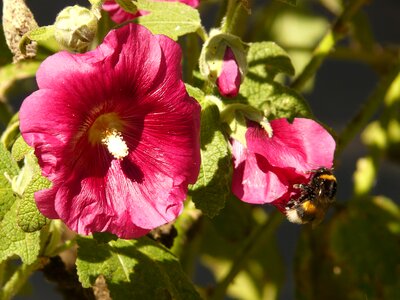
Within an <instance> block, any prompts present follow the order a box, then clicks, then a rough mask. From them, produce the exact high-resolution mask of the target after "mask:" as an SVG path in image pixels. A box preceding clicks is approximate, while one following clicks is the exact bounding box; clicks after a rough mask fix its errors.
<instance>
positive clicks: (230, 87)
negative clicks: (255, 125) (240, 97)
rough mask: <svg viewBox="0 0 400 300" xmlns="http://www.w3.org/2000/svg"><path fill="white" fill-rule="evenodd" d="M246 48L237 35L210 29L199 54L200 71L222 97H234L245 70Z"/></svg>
mask: <svg viewBox="0 0 400 300" xmlns="http://www.w3.org/2000/svg"><path fill="white" fill-rule="evenodd" d="M247 49H248V45H247V44H245V43H243V42H242V41H241V40H240V38H239V37H237V36H234V35H231V34H227V33H221V32H220V31H218V30H212V31H211V33H210V37H209V39H208V40H207V41H206V42H205V43H204V46H203V49H202V51H201V54H200V61H199V65H200V72H201V74H202V75H203V76H205V77H207V78H208V79H209V80H210V81H211V82H213V83H216V84H217V86H218V89H219V92H220V94H221V95H222V96H224V97H235V96H237V94H238V93H239V87H240V84H241V82H243V80H244V76H245V74H246V72H247V60H246V55H247Z"/></svg>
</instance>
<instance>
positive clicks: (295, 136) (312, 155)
mask: <svg viewBox="0 0 400 300" xmlns="http://www.w3.org/2000/svg"><path fill="white" fill-rule="evenodd" d="M270 124H271V127H272V131H273V136H272V138H269V137H268V133H267V132H266V131H265V130H264V129H263V128H262V127H261V126H259V125H258V124H256V123H253V122H250V124H249V128H248V130H247V133H246V140H247V146H248V148H249V150H250V151H252V152H254V153H258V154H260V155H262V156H264V157H265V158H266V159H267V160H268V162H269V163H270V164H271V165H272V166H275V167H281V168H287V167H291V168H294V169H295V170H296V172H297V173H298V174H299V175H302V174H303V173H304V172H308V171H310V170H313V169H316V168H319V167H321V166H325V167H327V168H330V167H331V166H332V161H333V153H334V151H335V147H336V143H335V140H334V139H333V138H332V136H331V135H330V134H329V133H328V132H327V131H326V129H325V128H323V127H322V126H321V125H319V124H318V123H317V122H315V121H314V120H311V119H304V118H295V119H294V120H293V123H292V124H291V123H289V122H288V121H287V120H286V119H277V120H273V121H271V122H270Z"/></svg>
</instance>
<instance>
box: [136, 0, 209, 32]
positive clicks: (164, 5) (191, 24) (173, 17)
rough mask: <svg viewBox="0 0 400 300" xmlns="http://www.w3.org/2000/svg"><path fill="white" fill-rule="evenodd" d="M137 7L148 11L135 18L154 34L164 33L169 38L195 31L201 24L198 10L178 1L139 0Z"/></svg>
mask: <svg viewBox="0 0 400 300" xmlns="http://www.w3.org/2000/svg"><path fill="white" fill-rule="evenodd" d="M137 7H138V9H140V10H145V11H148V12H150V13H149V14H148V15H145V16H141V17H139V18H137V19H136V21H137V22H138V23H139V24H142V25H144V26H146V27H147V28H148V29H149V30H150V31H151V32H152V33H154V34H164V35H166V36H168V37H170V38H171V39H174V40H177V39H178V37H180V36H182V35H185V34H188V33H191V32H196V31H197V30H198V29H199V28H200V26H201V20H200V15H199V12H198V11H197V10H196V9H194V8H192V7H190V6H189V5H185V4H182V3H180V2H153V1H144V0H139V1H138V2H137Z"/></svg>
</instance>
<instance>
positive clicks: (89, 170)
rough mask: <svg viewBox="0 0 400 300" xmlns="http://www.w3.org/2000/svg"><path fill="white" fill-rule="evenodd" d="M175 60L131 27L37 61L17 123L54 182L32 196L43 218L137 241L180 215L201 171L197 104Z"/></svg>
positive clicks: (176, 52)
mask: <svg viewBox="0 0 400 300" xmlns="http://www.w3.org/2000/svg"><path fill="white" fill-rule="evenodd" d="M180 61H181V50H180V48H179V46H178V44H177V43H176V42H174V41H173V40H171V39H169V38H168V37H166V36H163V35H153V34H151V33H150V32H149V31H148V30H147V29H146V28H145V27H143V26H140V25H135V24H129V25H127V26H124V27H122V28H120V29H117V30H113V31H111V32H110V33H109V34H108V35H107V36H106V37H105V39H104V42H103V43H102V44H101V45H100V46H99V47H98V48H97V49H95V50H93V51H90V52H87V53H84V54H71V53H68V52H65V51H63V52H59V53H57V54H55V55H53V56H51V57H49V58H47V59H46V60H45V61H44V62H43V63H42V65H41V66H40V68H39V70H38V72H37V83H38V86H39V90H38V91H36V92H34V93H33V94H31V95H30V96H29V97H28V98H26V99H25V101H24V102H23V104H22V107H21V110H20V115H19V116H20V129H21V133H22V136H23V138H24V139H25V141H26V142H27V143H28V144H29V145H30V146H32V147H34V149H35V154H36V156H37V157H38V161H39V164H40V166H41V168H42V174H43V175H44V176H46V177H47V178H48V179H50V180H51V181H52V184H53V185H52V187H51V188H50V189H47V190H42V191H39V192H37V193H36V194H35V199H36V203H37V206H38V208H39V210H40V211H41V212H42V213H43V214H44V215H45V216H46V217H48V218H51V219H62V220H63V221H64V222H65V223H66V224H67V225H68V226H69V227H70V228H71V229H72V230H74V231H77V232H78V233H81V234H90V233H93V232H103V231H107V232H111V233H114V234H116V235H118V236H119V237H122V238H134V237H139V236H142V235H144V234H146V233H147V232H148V231H150V230H151V229H153V228H155V227H158V226H160V225H162V224H165V223H168V222H170V221H172V220H174V219H175V218H176V217H177V216H178V215H179V214H180V212H181V211H182V206H183V204H182V202H183V201H184V200H185V198H186V193H187V186H188V184H189V183H194V182H195V181H196V178H197V176H198V172H199V164H200V150H199V149H200V148H199V147H200V146H199V128H200V127H199V126H200V125H199V122H200V121H199V120H200V106H199V105H198V103H197V102H196V101H195V100H193V99H192V98H191V97H189V96H188V94H187V92H186V90H185V86H184V83H183V82H182V77H181V67H180Z"/></svg>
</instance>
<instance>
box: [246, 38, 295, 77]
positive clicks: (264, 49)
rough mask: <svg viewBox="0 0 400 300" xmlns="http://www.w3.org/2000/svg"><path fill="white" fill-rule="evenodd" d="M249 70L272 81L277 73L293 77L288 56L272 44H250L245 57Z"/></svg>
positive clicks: (292, 69)
mask: <svg viewBox="0 0 400 300" xmlns="http://www.w3.org/2000/svg"><path fill="white" fill-rule="evenodd" d="M247 59H248V60H249V68H250V70H251V71H252V72H253V73H255V74H257V75H258V76H262V77H267V76H268V77H270V78H271V79H273V78H274V77H275V76H276V75H277V74H278V73H285V74H287V75H294V67H293V65H292V62H291V60H290V57H289V55H288V54H287V53H286V51H285V50H283V49H282V48H281V47H279V46H278V45H277V44H276V43H274V42H259V43H252V44H251V46H250V49H249V52H248V55H247Z"/></svg>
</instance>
